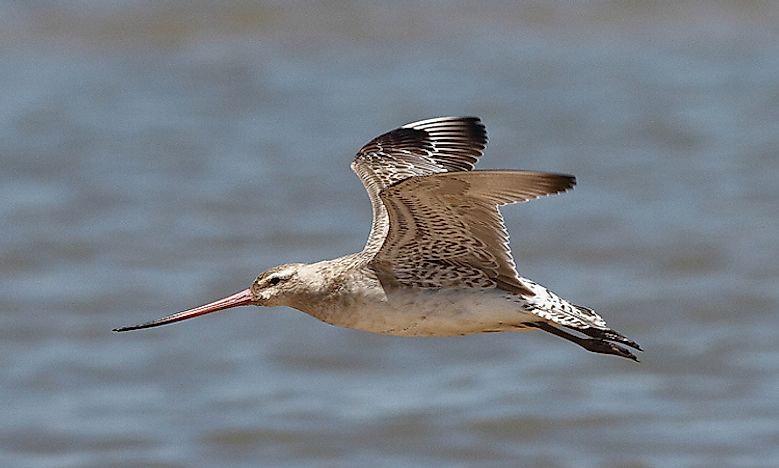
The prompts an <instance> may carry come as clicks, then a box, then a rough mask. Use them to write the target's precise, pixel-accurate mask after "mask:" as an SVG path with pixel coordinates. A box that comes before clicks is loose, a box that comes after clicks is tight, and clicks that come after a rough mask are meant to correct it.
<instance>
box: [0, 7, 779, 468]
mask: <svg viewBox="0 0 779 468" xmlns="http://www.w3.org/2000/svg"><path fill="white" fill-rule="evenodd" d="M469 5H470V4H467V3H463V4H453V3H449V2H425V3H422V4H421V5H419V4H416V3H413V2H397V3H395V2H387V3H384V2H376V1H369V2H323V3H316V4H310V3H304V2H293V3H276V2H268V3H263V4H255V3H250V2H231V3H229V4H228V3H227V2H223V3H208V2H184V1H168V2H121V1H106V2H100V1H89V0H87V1H79V2H26V3H25V2H14V1H3V2H0V89H2V92H0V311H2V313H0V401H1V402H2V410H0V465H1V466H7V467H106V466H111V467H193V466H198V467H199V466H204V467H205V466H247V467H248V466H278V465H287V466H289V465H292V466H393V467H396V466H409V467H411V466H479V465H486V466H527V467H569V466H570V467H603V466H606V467H625V466H630V467H651V466H663V467H666V466H699V467H703V466H707V467H708V466H777V464H779V332H777V330H779V288H778V287H777V279H779V248H777V244H778V243H779V181H778V179H779V26H777V25H779V7H777V6H776V4H775V3H771V2H737V1H733V2H728V1H722V2H706V3H703V2H667V3H660V4H656V3H651V2H606V1H596V2H577V3H576V4H575V5H568V4H567V2H559V3H557V2H556V3H551V2H550V3H542V2H531V3H520V4H511V3H505V4H498V3H492V4H487V5H478V6H477V5H476V4H474V5H473V6H469ZM450 114H467V115H478V116H481V117H482V118H483V120H484V122H485V123H486V124H487V126H488V131H489V134H490V138H491V143H490V146H489V148H488V151H487V154H486V156H485V157H484V158H483V159H482V163H481V167H486V168H526V169H535V170H547V171H559V172H566V173H572V174H575V175H576V176H577V177H578V181H579V185H578V186H577V188H576V190H574V191H573V192H569V193H566V194H564V195H562V196H556V197H550V198H547V199H542V200H538V201H534V202H532V203H529V204H526V205H522V206H516V207H507V208H506V209H504V214H505V217H506V220H507V223H508V225H509V228H510V230H511V232H512V245H513V247H514V252H515V255H516V257H517V263H518V266H519V269H520V271H521V272H522V273H523V274H524V275H526V276H529V277H531V278H533V279H535V280H537V281H539V282H541V283H542V284H546V285H548V286H550V287H551V288H553V289H554V290H556V291H557V292H558V293H560V294H561V295H563V296H565V297H568V298H570V299H571V300H573V301H575V302H576V303H580V304H586V305H588V306H591V307H593V308H595V309H596V310H598V311H599V312H600V313H602V314H603V315H604V316H605V317H606V318H607V319H608V320H609V323H610V324H611V325H612V326H613V327H614V328H616V329H618V330H620V331H622V332H624V333H625V334H627V335H628V336H630V337H632V338H635V339H636V340H638V341H639V342H640V343H641V344H642V345H643V347H644V348H645V349H646V352H645V353H643V354H642V355H641V356H640V357H641V359H642V362H641V364H635V363H633V362H630V361H628V360H623V359H617V358H614V357H610V356H602V355H595V354H591V353H587V352H585V351H583V350H582V349H579V348H578V347H576V346H574V345H572V344H570V343H568V342H565V341H562V340H560V339H558V338H555V337H552V336H544V335H542V334H540V333H526V334H488V335H483V336H473V337H465V338H441V339H403V338H393V337H384V336H378V335H371V334H367V333H361V332H355V331H350V330H342V329H336V328H333V327H331V326H328V325H325V324H323V323H320V322H318V321H316V320H314V319H312V318H310V317H308V316H306V315H304V314H301V313H298V312H295V311H293V310H290V309H281V308H280V309H258V308H243V309H237V310H233V311H230V312H224V313H221V314H215V315H211V316H208V317H203V318H199V319H196V320H192V321H189V322H184V323H181V324H177V325H175V326H170V327H164V328H158V329H153V330H144V331H139V332H133V333H126V334H116V333H112V332H111V329H112V328H114V327H116V326H121V325H127V324H133V323H138V322H140V321H144V320H147V319H151V318H156V317H158V316H161V315H163V314H167V313H170V312H174V311H177V310H181V309H184V308H188V307H191V306H195V305H199V304H202V303H204V302H208V301H211V300H213V299H216V298H219V297H222V296H225V295H227V294H230V293H232V292H234V291H237V290H239V289H243V288H245V287H247V286H248V284H249V283H250V282H251V280H252V279H253V278H254V276H255V275H256V274H257V273H259V272H260V271H262V270H263V269H265V268H267V267H269V266H272V265H275V264H277V263H282V262H287V261H314V260H319V259H323V258H330V257H333V256H337V255H340V254H344V253H349V252H352V251H355V250H359V249H360V248H361V247H362V244H363V242H364V239H365V237H366V235H367V232H368V227H369V221H370V206H369V204H368V200H367V197H366V196H365V194H364V192H363V190H362V187H361V185H360V184H359V181H358V180H357V178H356V177H354V175H353V174H352V173H351V172H350V170H349V162H350V160H351V157H352V155H353V154H354V152H355V151H356V149H357V148H359V146H360V145H362V144H363V143H364V142H366V141H367V140H369V139H370V138H372V137H373V136H375V135H377V134H379V133H381V132H383V131H386V130H389V129H391V128H393V127H395V126H397V125H400V124H403V123H405V122H409V121H412V120H417V119H421V118H427V117H432V116H437V115H450Z"/></svg>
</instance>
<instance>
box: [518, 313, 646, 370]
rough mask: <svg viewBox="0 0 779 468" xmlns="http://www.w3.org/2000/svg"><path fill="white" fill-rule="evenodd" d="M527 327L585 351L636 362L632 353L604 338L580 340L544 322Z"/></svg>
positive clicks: (636, 359)
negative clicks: (547, 333) (554, 336)
mask: <svg viewBox="0 0 779 468" xmlns="http://www.w3.org/2000/svg"><path fill="white" fill-rule="evenodd" d="M527 325H530V326H533V327H536V328H538V329H541V330H544V331H545V332H549V333H551V334H553V335H557V336H559V337H560V338H564V339H566V340H568V341H570V342H572V343H576V344H577V345H579V346H581V347H582V348H584V349H586V350H587V351H592V352H593V353H601V354H613V355H615V356H620V357H624V358H628V359H632V360H634V361H636V362H638V358H637V357H636V356H635V355H634V354H633V353H631V352H630V351H629V350H627V349H626V348H624V347H622V346H620V345H618V344H616V343H610V342H608V341H606V339H605V336H604V337H603V338H581V337H579V336H576V335H574V334H572V333H568V332H566V331H563V330H560V329H559V328H557V327H555V326H553V325H551V324H549V323H546V322H533V323H528V324H527ZM582 333H584V332H582Z"/></svg>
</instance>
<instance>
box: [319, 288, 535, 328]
mask: <svg viewBox="0 0 779 468" xmlns="http://www.w3.org/2000/svg"><path fill="white" fill-rule="evenodd" d="M329 318H331V319H333V320H328V321H330V322H331V323H333V324H334V325H340V326H345V327H348V328H355V329H358V330H364V331H369V332H373V333H381V334H384V335H398V336H453V335H468V334H472V333H481V332H486V331H503V330H518V329H521V328H522V324H523V323H525V322H529V321H534V320H538V317H535V316H533V315H532V314H529V313H527V312H526V311H524V310H523V309H522V308H521V307H520V305H519V304H518V303H517V302H516V301H509V300H507V299H506V297H505V292H501V291H498V290H495V289H463V290H452V289H442V290H421V289H402V290H396V291H393V292H389V293H387V294H386V297H385V298H383V300H379V301H376V300H366V301H356V302H354V303H353V304H351V305H350V306H349V307H347V308H345V309H342V313H340V314H337V316H331V317H329Z"/></svg>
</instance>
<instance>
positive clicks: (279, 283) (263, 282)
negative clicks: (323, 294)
mask: <svg viewBox="0 0 779 468" xmlns="http://www.w3.org/2000/svg"><path fill="white" fill-rule="evenodd" d="M307 267H309V265H306V264H303V263H285V264H282V265H278V266H275V267H273V268H270V269H268V270H266V271H265V272H263V273H261V274H260V275H259V276H258V277H257V279H255V280H254V282H252V285H251V286H250V287H249V288H247V289H244V290H243V291H239V292H237V293H235V294H233V295H231V296H227V297H225V298H222V299H219V300H216V301H214V302H210V303H208V304H205V305H202V306H200V307H195V308H193V309H188V310H185V311H182V312H178V313H175V314H171V315H168V316H165V317H162V318H160V319H157V320H152V321H151V322H146V323H142V324H140V325H132V326H128V327H121V328H115V329H114V331H118V332H122V331H129V330H138V329H141V328H151V327H158V326H160V325H167V324H169V323H174V322H180V321H182V320H187V319H191V318H194V317H199V316H201V315H205V314H210V313H212V312H217V311H220V310H225V309H231V308H233V307H238V306H244V305H256V306H292V307H294V306H295V305H296V304H297V303H298V301H299V299H300V297H301V296H303V295H305V294H306V292H307V291H309V290H310V287H309V286H310V285H311V284H312V280H313V279H314V278H312V276H313V275H315V274H316V273H315V270H311V269H310V268H307Z"/></svg>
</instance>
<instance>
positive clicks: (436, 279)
mask: <svg viewBox="0 0 779 468" xmlns="http://www.w3.org/2000/svg"><path fill="white" fill-rule="evenodd" d="M486 145H487V133H486V130H485V128H484V125H483V124H482V123H481V121H480V120H479V119H478V118H476V117H439V118H433V119H427V120H421V121H418V122H413V123H409V124H406V125H403V126H402V127H400V128H397V129H395V130H392V131H390V132H388V133H385V134H383V135H381V136H379V137H376V138H374V139H373V140H372V141H370V142H369V143H368V144H366V145H365V146H363V147H362V148H361V149H360V150H359V152H358V153H357V156H356V157H355V158H354V161H353V162H352V165H351V167H352V170H353V171H354V172H355V173H356V174H357V176H358V177H359V178H360V180H361V181H362V183H363V185H364V186H365V189H366V190H367V192H368V197H369V198H370V201H371V206H372V209H373V222H372V224H371V231H370V234H369V236H368V241H367V242H366V244H365V247H364V248H363V250H362V251H361V252H357V253H353V254H349V255H345V256H343V257H338V258H335V259H333V260H323V261H320V262H316V263H311V264H305V263H285V264H282V265H278V266H275V267H273V268H270V269H268V270H267V271H265V272H263V273H261V274H260V275H259V276H258V277H257V279H255V280H254V282H253V283H252V284H251V286H250V287H249V288H247V289H244V290H243V291H240V292H237V293H235V294H233V295H231V296H228V297H225V298H223V299H219V300H217V301H214V302H211V303H209V304H206V305H203V306H200V307H196V308H193V309H189V310H185V311H183V312H178V313H175V314H172V315H168V316H166V317H163V318H160V319H158V320H153V321H150V322H146V323H142V324H140V325H133V326H127V327H121V328H117V329H115V330H114V331H118V332H123V331H128V330H137V329H141V328H151V327H156V326H159V325H165V324H169V323H174V322H179V321H182V320H187V319H190V318H193V317H197V316H200V315H205V314H209V313H211V312H216V311H219V310H224V309H228V308H232V307H237V306H244V305H255V306H288V307H293V308H295V309H298V310H300V311H303V312H305V313H307V314H309V315H311V316H313V317H316V318H318V319H319V320H322V321H324V322H326V323H329V324H332V325H337V326H340V327H346V328H353V329H357V330H364V331H368V332H373V333H380V334H384V335H396V336H456V335H470V334H474V333H483V332H504V331H529V330H543V331H545V332H548V333H551V334H553V335H557V336H559V337H561V338H564V339H566V340H568V341H571V342H573V343H575V344H577V345H579V346H581V347H582V348H584V349H586V350H588V351H592V352H595V353H602V354H612V355H616V356H621V357H625V358H629V359H632V360H635V361H638V359H637V358H636V356H635V354H633V352H631V351H630V349H628V348H633V349H635V350H639V351H641V347H640V346H639V345H638V344H637V343H636V342H634V341H633V340H631V339H629V338H627V337H625V336H624V335H622V334H621V333H619V332H617V331H615V330H612V329H611V328H609V327H608V326H607V325H606V322H605V320H603V318H602V317H601V316H600V315H598V314H597V313H596V312H594V311H593V310H592V309H590V308H587V307H583V306H580V305H576V304H573V303H571V302H569V301H567V300H565V299H563V298H561V297H560V296H558V295H557V294H555V293H554V292H552V291H550V290H549V289H547V288H545V287H544V286H541V285H540V284H537V283H535V282H534V281H531V280H529V279H527V278H524V277H522V276H520V275H519V273H518V272H517V269H516V266H515V263H514V259H513V257H512V254H511V249H510V246H509V235H508V231H507V229H506V225H505V223H504V221H503V216H502V215H501V212H500V211H499V209H498V207H499V206H502V205H507V204H512V203H523V202H526V201H529V200H532V199H534V198H538V197H542V196H546V195H552V194H556V193H560V192H564V191H566V190H568V189H571V188H573V186H574V184H575V183H576V179H575V178H574V177H573V176H570V175H564V174H552V173H546V172H533V171H522V170H474V166H475V165H476V163H477V162H478V160H479V158H480V157H481V156H482V154H483V152H484V149H485V148H486Z"/></svg>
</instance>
